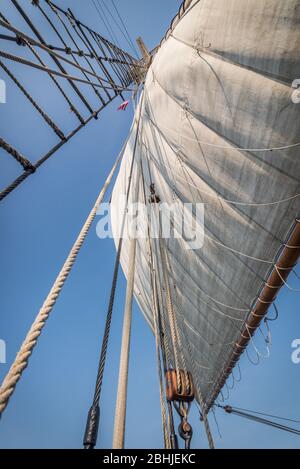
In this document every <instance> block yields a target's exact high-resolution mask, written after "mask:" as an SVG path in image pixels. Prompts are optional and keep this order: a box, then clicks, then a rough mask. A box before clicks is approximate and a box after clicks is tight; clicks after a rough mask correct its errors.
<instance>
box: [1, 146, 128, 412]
mask: <svg viewBox="0 0 300 469" xmlns="http://www.w3.org/2000/svg"><path fill="white" fill-rule="evenodd" d="M121 157H122V154H120V155H119V156H118V158H117V160H116V162H115V164H114V166H113V168H112V170H111V172H110V174H109V175H108V177H107V179H106V181H105V183H104V186H103V188H102V190H101V192H100V194H99V196H98V198H97V200H96V202H95V205H94V207H93V208H92V210H91V212H90V214H89V215H88V217H87V219H86V222H85V223H84V225H83V227H82V229H81V231H80V233H79V235H78V238H77V239H76V241H75V243H74V245H73V247H72V249H71V251H70V253H69V255H68V257H67V259H66V261H65V263H64V265H63V267H62V269H61V271H60V272H59V274H58V276H57V278H56V280H55V282H54V285H53V287H52V288H51V290H50V292H49V294H48V296H47V298H46V299H45V301H44V304H43V306H42V307H41V309H40V311H39V313H38V315H37V317H36V319H35V321H34V322H33V324H32V326H31V328H30V330H29V332H28V334H27V336H26V338H25V340H24V342H23V344H22V345H21V348H20V350H19V352H18V353H17V356H16V358H15V360H14V362H13V364H12V365H11V367H10V369H9V371H8V373H7V375H6V376H5V378H4V381H3V383H2V385H1V387H0V416H1V415H2V413H3V411H4V410H5V408H6V407H7V405H8V402H9V399H10V398H11V396H12V394H13V393H14V391H15V388H16V385H17V383H18V381H19V380H20V378H21V376H22V373H23V371H24V369H25V368H26V367H27V365H28V362H29V358H30V356H31V354H32V352H33V349H34V347H35V346H36V344H37V341H38V338H39V336H40V335H41V333H42V331H43V328H44V326H45V324H46V321H47V319H48V318H49V316H50V313H51V311H52V309H53V307H54V305H55V303H56V300H57V298H58V296H59V294H60V292H61V290H62V288H63V286H64V284H65V281H66V280H67V277H68V275H69V273H70V271H71V269H72V267H73V265H74V263H75V261H76V258H77V256H78V253H79V251H80V248H81V247H82V245H83V243H84V241H85V239H86V236H87V234H88V232H89V229H90V227H91V225H92V222H93V220H94V218H95V216H96V213H97V208H98V206H99V204H100V203H101V202H102V200H103V197H104V195H105V193H106V191H107V189H108V187H109V185H110V182H111V180H112V178H113V175H114V173H115V171H116V169H117V167H118V164H119V161H120V159H121Z"/></svg>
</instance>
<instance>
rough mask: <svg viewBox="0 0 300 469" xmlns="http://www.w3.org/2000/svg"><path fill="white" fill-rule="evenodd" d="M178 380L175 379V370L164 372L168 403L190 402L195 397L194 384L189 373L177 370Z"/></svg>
mask: <svg viewBox="0 0 300 469" xmlns="http://www.w3.org/2000/svg"><path fill="white" fill-rule="evenodd" d="M178 372H179V373H180V380H178V378H177V371H176V370H168V371H167V372H166V394H167V400H168V401H184V402H191V401H192V400H193V399H194V397H195V390H194V383H193V378H192V375H191V373H190V372H189V371H187V372H186V371H184V370H178Z"/></svg>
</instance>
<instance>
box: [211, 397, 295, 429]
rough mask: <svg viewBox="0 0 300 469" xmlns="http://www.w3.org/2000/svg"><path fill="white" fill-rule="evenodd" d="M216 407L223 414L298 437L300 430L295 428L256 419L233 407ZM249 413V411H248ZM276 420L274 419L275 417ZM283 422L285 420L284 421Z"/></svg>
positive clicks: (218, 405) (254, 416)
mask: <svg viewBox="0 0 300 469" xmlns="http://www.w3.org/2000/svg"><path fill="white" fill-rule="evenodd" d="M216 405H217V407H220V408H222V409H223V410H225V412H226V413H227V414H235V415H238V416H239V417H244V418H246V419H248V420H252V421H254V422H256V423H262V424H264V425H268V426H270V427H274V428H277V429H278V430H283V431H286V432H289V433H293V434H295V435H299V436H300V430H298V429H296V428H292V427H288V426H286V425H282V424H280V423H278V422H274V421H272V420H268V419H264V418H261V417H258V416H257V415H252V414H251V413H248V412H244V411H241V410H238V408H234V407H231V406H222V405H220V404H216ZM250 412H251V411H250ZM275 418H276V417H275ZM284 420H285V419H284Z"/></svg>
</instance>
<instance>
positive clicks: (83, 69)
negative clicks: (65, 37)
mask: <svg viewBox="0 0 300 469" xmlns="http://www.w3.org/2000/svg"><path fill="white" fill-rule="evenodd" d="M0 26H4V27H5V28H7V29H9V30H10V31H12V32H14V33H15V34H18V35H19V36H20V37H21V38H23V39H25V40H26V41H28V42H29V43H30V44H32V45H34V46H36V47H40V48H41V49H43V50H44V51H46V52H48V54H50V55H51V56H53V57H54V58H56V59H59V60H62V61H63V62H66V63H67V64H69V65H72V66H73V67H75V68H77V69H78V70H80V71H81V72H85V73H87V74H88V75H91V76H93V77H95V78H98V79H99V80H101V81H103V82H105V83H107V84H110V85H111V81H109V80H106V79H105V78H102V77H99V75H97V74H95V73H94V72H91V71H90V70H87V69H86V68H84V67H82V66H81V65H78V64H77V63H75V62H73V61H72V60H69V59H67V58H66V57H64V56H63V55H60V54H58V53H57V52H55V51H54V50H52V49H50V48H49V47H48V46H46V45H44V44H42V43H40V42H38V41H36V40H34V39H33V38H31V37H29V36H27V35H26V34H24V33H23V32H22V31H20V30H18V29H17V28H14V27H13V26H11V25H9V24H7V23H5V22H4V21H2V20H1V19H0ZM3 53H4V52H3V51H2V54H3ZM13 57H14V56H13ZM16 58H17V59H19V60H17V61H20V63H25V65H31V66H35V65H36V64H34V63H32V62H30V61H26V60H25V59H22V58H21V57H16ZM21 60H24V61H25V62H21ZM51 73H53V72H51ZM59 76H69V75H68V74H66V73H62V75H59ZM70 78H71V79H73V77H71V76H70ZM77 81H78V79H77ZM114 86H115V87H118V85H114ZM103 88H104V86H103ZM118 88H119V87H118Z"/></svg>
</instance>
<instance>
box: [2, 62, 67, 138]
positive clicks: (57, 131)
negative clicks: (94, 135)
mask: <svg viewBox="0 0 300 469" xmlns="http://www.w3.org/2000/svg"><path fill="white" fill-rule="evenodd" d="M41 66H42V65H41ZM0 67H2V68H3V70H4V71H5V72H6V73H7V75H8V76H9V77H10V78H11V79H12V80H13V82H14V83H15V84H16V85H17V87H18V88H19V90H20V91H22V93H23V94H24V96H26V98H27V99H28V100H29V102H30V103H31V104H32V105H33V107H34V108H35V109H36V110H37V111H38V113H39V114H40V115H41V116H42V118H43V119H44V121H45V122H46V123H47V124H48V125H49V126H50V127H51V129H52V130H53V131H54V132H55V133H56V135H57V136H58V137H59V138H60V139H61V140H64V139H65V138H66V137H65V136H64V133H63V132H62V131H61V130H60V129H59V128H58V126H57V125H56V124H55V123H54V122H53V120H52V119H50V117H49V116H48V115H47V114H46V113H45V111H43V109H41V107H40V106H39V105H38V104H37V102H36V101H35V100H34V99H33V98H32V96H31V95H30V94H29V93H28V91H26V89H25V88H24V86H23V85H22V84H21V83H20V82H19V80H18V79H17V78H16V77H15V75H14V74H13V73H11V71H10V70H9V69H8V68H7V67H6V65H5V64H4V63H3V62H2V60H0Z"/></svg>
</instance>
